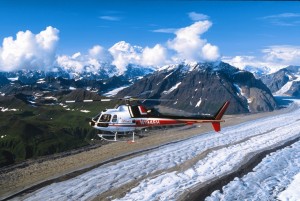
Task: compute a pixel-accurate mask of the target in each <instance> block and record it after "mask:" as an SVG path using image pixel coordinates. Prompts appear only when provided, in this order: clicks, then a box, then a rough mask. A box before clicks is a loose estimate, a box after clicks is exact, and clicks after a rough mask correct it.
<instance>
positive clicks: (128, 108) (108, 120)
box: [90, 101, 229, 133]
mask: <svg viewBox="0 0 300 201" xmlns="http://www.w3.org/2000/svg"><path fill="white" fill-rule="evenodd" d="M228 105H229V102H228V101H227V102H225V103H224V105H223V106H222V107H221V108H220V109H219V111H218V112H217V113H216V114H215V115H214V116H212V115H206V116H197V117H185V116H166V115H162V114H160V113H158V112H157V111H152V110H147V109H146V108H145V107H144V106H142V105H135V106H132V105H120V106H118V107H116V108H115V109H108V110H104V111H102V112H100V113H99V114H98V115H97V116H96V117H94V118H92V120H91V121H90V125H91V126H92V127H94V128H95V129H98V130H101V131H110V132H114V133H116V132H130V131H133V132H134V131H136V130H141V129H144V128H147V127H155V126H171V125H192V124H195V123H211V124H212V126H213V128H214V130H215V131H217V132H218V131H220V129H221V128H220V122H223V121H224V120H221V118H222V116H223V114H224V113H225V111H226V109H227V107H228Z"/></svg>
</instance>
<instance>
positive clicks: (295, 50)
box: [222, 45, 300, 72]
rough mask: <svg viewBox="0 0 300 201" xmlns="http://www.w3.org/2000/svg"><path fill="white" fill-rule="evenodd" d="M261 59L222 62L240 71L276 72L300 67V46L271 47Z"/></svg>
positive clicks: (231, 58)
mask: <svg viewBox="0 0 300 201" xmlns="http://www.w3.org/2000/svg"><path fill="white" fill-rule="evenodd" d="M262 53H263V55H262V56H261V57H254V56H246V55H244V56H241V55H240V56H235V57H223V58H222V60H223V61H224V62H227V63H229V64H231V65H233V66H236V67H238V68H240V69H244V68H245V67H247V66H252V67H259V68H264V69H265V67H268V68H270V69H271V70H270V72H275V71H277V70H279V69H281V68H284V67H287V66H289V65H298V66H299V65H300V47H299V46H288V45H281V46H270V47H268V48H265V49H263V50H262Z"/></svg>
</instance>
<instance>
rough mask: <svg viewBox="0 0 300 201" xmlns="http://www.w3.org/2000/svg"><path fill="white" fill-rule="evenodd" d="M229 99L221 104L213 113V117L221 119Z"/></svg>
mask: <svg viewBox="0 0 300 201" xmlns="http://www.w3.org/2000/svg"><path fill="white" fill-rule="evenodd" d="M229 103H230V102H229V101H226V102H225V103H224V104H223V106H222V107H221V108H220V109H219V110H218V112H217V113H216V114H215V116H214V118H215V120H221V119H222V117H223V115H224V113H225V112H226V110H227V108H228V106H229Z"/></svg>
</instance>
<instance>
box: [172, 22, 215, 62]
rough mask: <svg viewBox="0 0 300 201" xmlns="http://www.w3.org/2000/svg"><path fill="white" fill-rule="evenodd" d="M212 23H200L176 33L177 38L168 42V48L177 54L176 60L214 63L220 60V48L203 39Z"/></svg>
mask: <svg viewBox="0 0 300 201" xmlns="http://www.w3.org/2000/svg"><path fill="white" fill-rule="evenodd" d="M211 25H212V23H211V22H210V21H208V20H205V21H198V22H195V23H194V24H192V25H191V26H188V27H185V28H181V29H179V30H178V31H176V32H175V34H176V37H175V38H174V39H173V40H169V41H168V43H167V44H168V47H169V48H170V49H173V50H175V51H176V52H177V55H176V56H175V57H176V60H187V61H213V60H216V59H218V58H219V56H220V55H219V51H218V47H217V46H214V45H211V44H209V43H207V41H206V40H204V39H201V34H203V33H205V32H206V31H207V30H208V29H209V28H210V27H211Z"/></svg>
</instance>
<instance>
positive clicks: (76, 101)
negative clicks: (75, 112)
mask: <svg viewBox="0 0 300 201" xmlns="http://www.w3.org/2000/svg"><path fill="white" fill-rule="evenodd" d="M112 100H117V99H109V98H105V99H99V100H67V101H66V103H90V102H107V101H112Z"/></svg>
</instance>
